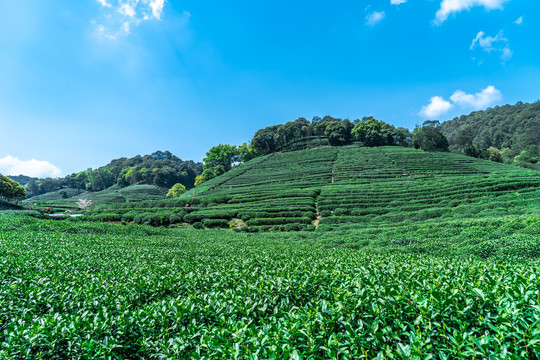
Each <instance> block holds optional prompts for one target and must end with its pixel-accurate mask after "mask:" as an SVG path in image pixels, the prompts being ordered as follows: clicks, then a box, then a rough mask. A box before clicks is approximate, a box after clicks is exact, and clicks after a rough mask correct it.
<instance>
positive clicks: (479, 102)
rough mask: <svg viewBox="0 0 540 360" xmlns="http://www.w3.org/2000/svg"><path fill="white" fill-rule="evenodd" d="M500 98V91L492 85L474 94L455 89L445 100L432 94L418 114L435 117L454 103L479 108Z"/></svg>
mask: <svg viewBox="0 0 540 360" xmlns="http://www.w3.org/2000/svg"><path fill="white" fill-rule="evenodd" d="M501 99H502V94H501V92H500V91H499V90H497V89H496V88H495V86H492V85H490V86H488V87H486V88H485V89H483V90H481V91H480V92H477V93H476V94H467V93H466V92H464V91H462V90H457V91H455V92H454V93H453V94H452V96H450V101H448V100H445V99H444V98H443V97H442V96H433V97H432V98H431V99H430V102H429V104H428V105H425V106H423V107H422V109H421V110H420V115H421V116H423V117H425V118H429V119H436V118H437V117H438V116H441V115H443V114H446V113H447V112H448V111H450V109H452V108H453V107H454V106H456V105H458V106H460V107H464V108H471V109H473V110H480V109H483V108H486V107H488V106H490V105H492V104H493V103H495V102H497V101H499V100H501Z"/></svg>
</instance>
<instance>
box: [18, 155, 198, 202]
mask: <svg viewBox="0 0 540 360" xmlns="http://www.w3.org/2000/svg"><path fill="white" fill-rule="evenodd" d="M201 172H202V164H201V163H195V162H193V161H191V160H188V161H183V160H182V159H180V158H178V157H176V156H175V155H173V154H171V153H170V152H168V151H165V152H162V151H157V152H155V153H153V154H151V155H145V156H140V155H137V156H135V157H132V158H120V159H115V160H112V161H111V162H110V163H109V164H107V165H105V166H102V167H100V168H98V169H95V170H93V169H88V170H85V171H81V172H79V173H74V174H71V175H68V176H66V177H65V178H61V179H51V178H47V179H35V178H34V179H33V178H27V177H24V176H18V177H12V178H14V179H19V180H22V181H25V185H26V186H25V188H26V191H27V202H36V201H49V202H50V201H56V202H57V203H58V202H59V203H66V202H67V203H71V204H73V203H74V202H76V201H77V199H78V198H85V199H92V200H95V201H97V202H99V203H109V202H118V201H126V200H128V201H129V200H134V201H140V200H152V199H156V198H162V197H164V195H165V194H166V193H167V190H168V189H169V188H170V187H172V186H173V185H174V184H176V183H181V184H183V185H184V186H185V187H186V188H188V189H189V188H192V187H193V184H194V182H195V178H196V177H197V176H198V175H200V174H201ZM145 194H146V195H147V196H145ZM55 205H58V204H55Z"/></svg>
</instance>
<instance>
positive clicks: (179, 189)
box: [167, 183, 186, 198]
mask: <svg viewBox="0 0 540 360" xmlns="http://www.w3.org/2000/svg"><path fill="white" fill-rule="evenodd" d="M184 192H186V187H185V186H184V185H182V184H180V183H176V184H174V185H173V187H172V188H170V189H169V192H168V193H167V197H173V198H174V197H178V196H180V195H181V194H183V193H184Z"/></svg>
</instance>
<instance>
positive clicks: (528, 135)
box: [439, 102, 540, 162]
mask: <svg viewBox="0 0 540 360" xmlns="http://www.w3.org/2000/svg"><path fill="white" fill-rule="evenodd" d="M439 130H440V131H441V132H442V133H443V134H444V135H445V136H446V137H447V138H448V142H449V144H450V149H451V150H453V151H461V152H463V151H464V150H465V148H466V147H468V146H470V145H475V146H477V147H478V148H479V149H487V148H489V147H495V148H497V149H499V150H501V151H502V150H504V149H507V150H506V151H505V152H504V157H505V160H506V161H507V162H512V160H513V158H514V157H515V156H517V155H519V154H520V153H521V152H522V151H524V150H525V151H527V152H528V153H529V154H530V156H531V157H538V156H540V102H535V103H533V104H523V103H518V104H516V105H504V106H496V107H494V108H491V109H488V110H484V111H475V112H472V113H470V114H469V115H462V116H460V117H456V118H454V119H453V120H450V121H445V122H444V123H442V124H441V125H440V127H439Z"/></svg>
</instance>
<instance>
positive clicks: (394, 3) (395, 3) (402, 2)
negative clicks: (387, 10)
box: [390, 0, 407, 5]
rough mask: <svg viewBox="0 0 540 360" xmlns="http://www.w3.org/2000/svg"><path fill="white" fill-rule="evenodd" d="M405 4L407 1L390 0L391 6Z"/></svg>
mask: <svg viewBox="0 0 540 360" xmlns="http://www.w3.org/2000/svg"><path fill="white" fill-rule="evenodd" d="M406 2H407V0H390V4H392V5H399V4H404V3H406Z"/></svg>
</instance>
